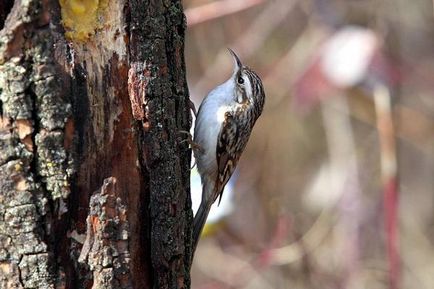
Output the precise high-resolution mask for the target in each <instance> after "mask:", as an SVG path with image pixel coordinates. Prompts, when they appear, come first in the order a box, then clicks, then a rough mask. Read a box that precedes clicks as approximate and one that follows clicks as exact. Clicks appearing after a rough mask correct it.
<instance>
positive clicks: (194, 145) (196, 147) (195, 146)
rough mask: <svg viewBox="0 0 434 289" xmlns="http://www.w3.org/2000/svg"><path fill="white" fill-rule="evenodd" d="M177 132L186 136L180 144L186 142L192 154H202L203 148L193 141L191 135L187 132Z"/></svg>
mask: <svg viewBox="0 0 434 289" xmlns="http://www.w3.org/2000/svg"><path fill="white" fill-rule="evenodd" d="M179 132H180V133H182V134H186V135H187V138H186V139H183V140H182V141H181V143H183V142H187V143H188V144H189V145H190V147H191V149H192V150H193V151H194V152H199V153H202V152H203V148H202V147H201V146H200V145H199V144H198V143H197V142H195V141H193V136H192V135H191V133H190V132H189V131H186V130H180V131H179Z"/></svg>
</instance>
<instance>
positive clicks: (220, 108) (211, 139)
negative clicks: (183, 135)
mask: <svg viewBox="0 0 434 289" xmlns="http://www.w3.org/2000/svg"><path fill="white" fill-rule="evenodd" d="M233 92H234V85H233V81H232V80H228V81H226V82H225V83H223V84H222V85H220V86H218V87H216V88H215V89H214V90H213V91H211V92H210V93H209V94H208V96H207V97H205V99H204V100H203V101H202V103H201V105H200V108H199V113H198V115H197V119H196V123H195V128H194V141H195V142H196V143H197V144H199V145H200V146H201V148H202V149H203V154H198V153H195V157H196V162H197V168H198V170H199V173H200V174H201V175H204V174H205V175H208V176H211V175H214V174H215V173H216V172H217V160H216V149H217V137H218V135H219V133H220V129H221V125H222V122H223V120H224V115H225V113H226V112H227V111H228V109H229V105H230V104H231V103H233V101H234V100H233Z"/></svg>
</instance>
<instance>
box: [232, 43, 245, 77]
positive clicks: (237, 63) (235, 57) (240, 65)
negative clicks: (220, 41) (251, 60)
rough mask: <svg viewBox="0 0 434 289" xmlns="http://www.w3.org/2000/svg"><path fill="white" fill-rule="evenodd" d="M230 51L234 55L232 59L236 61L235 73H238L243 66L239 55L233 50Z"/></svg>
mask: <svg viewBox="0 0 434 289" xmlns="http://www.w3.org/2000/svg"><path fill="white" fill-rule="evenodd" d="M228 50H229V52H230V53H231V54H232V57H233V59H234V73H236V72H237V71H238V70H239V69H240V68H241V67H242V66H243V64H242V63H241V61H240V59H239V58H238V55H236V54H235V52H234V51H233V50H232V49H230V48H228Z"/></svg>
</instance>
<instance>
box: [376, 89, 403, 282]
mask: <svg viewBox="0 0 434 289" xmlns="http://www.w3.org/2000/svg"><path fill="white" fill-rule="evenodd" d="M374 101H375V111H376V115H377V128H378V136H379V139H380V147H381V175H382V181H383V194H384V210H385V212H384V218H385V229H386V238H387V253H388V261H389V289H397V288H398V281H399V275H400V262H399V254H398V240H397V239H398V216H397V215H398V186H397V181H398V164H397V157H396V144H395V131H394V125H393V117H392V104H391V96H390V92H389V89H388V88H387V87H386V86H384V85H381V84H377V85H376V87H375V88H374Z"/></svg>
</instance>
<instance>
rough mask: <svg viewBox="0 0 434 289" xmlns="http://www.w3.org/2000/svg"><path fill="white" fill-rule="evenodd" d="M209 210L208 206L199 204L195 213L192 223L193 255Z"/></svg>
mask: <svg viewBox="0 0 434 289" xmlns="http://www.w3.org/2000/svg"><path fill="white" fill-rule="evenodd" d="M210 209H211V207H210V206H208V205H207V204H205V203H203V202H202V203H201V204H200V207H199V210H198V211H197V213H196V215H195V216H194V223H193V250H192V252H193V254H194V252H195V251H196V246H197V243H198V242H199V239H200V234H201V233H202V230H203V227H204V226H205V223H206V219H207V217H208V214H209V210H210Z"/></svg>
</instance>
